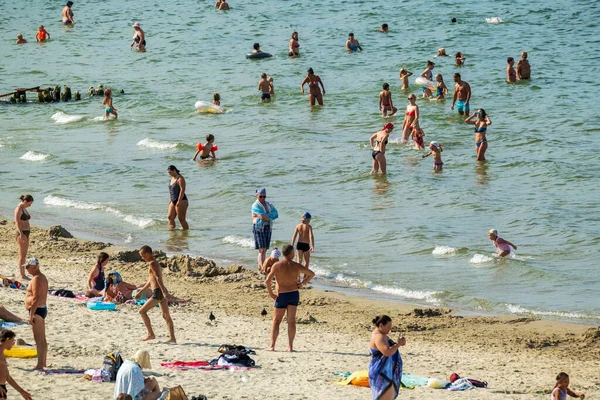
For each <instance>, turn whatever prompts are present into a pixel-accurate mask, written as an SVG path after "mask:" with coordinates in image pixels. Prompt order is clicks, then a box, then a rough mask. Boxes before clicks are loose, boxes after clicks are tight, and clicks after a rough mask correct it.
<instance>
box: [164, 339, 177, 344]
mask: <svg viewBox="0 0 600 400" xmlns="http://www.w3.org/2000/svg"><path fill="white" fill-rule="evenodd" d="M165 343H169V344H177V340H175V338H173V339H171V340H169V341H166V342H165Z"/></svg>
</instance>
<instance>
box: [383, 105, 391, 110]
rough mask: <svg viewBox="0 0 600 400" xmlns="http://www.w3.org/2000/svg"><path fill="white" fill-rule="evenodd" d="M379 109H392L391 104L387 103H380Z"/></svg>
mask: <svg viewBox="0 0 600 400" xmlns="http://www.w3.org/2000/svg"><path fill="white" fill-rule="evenodd" d="M381 111H392V106H390V105H389V104H382V105H381Z"/></svg>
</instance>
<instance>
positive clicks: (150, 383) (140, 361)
mask: <svg viewBox="0 0 600 400" xmlns="http://www.w3.org/2000/svg"><path fill="white" fill-rule="evenodd" d="M143 369H152V364H151V363H150V354H149V353H148V352H147V351H145V350H138V352H137V353H135V355H134V356H133V357H132V358H131V360H125V361H124V362H123V364H121V366H120V367H119V370H118V372H117V378H116V381H115V392H114V398H115V399H117V398H119V396H120V395H122V394H128V395H130V396H131V397H133V398H134V399H136V400H157V399H158V398H160V396H161V395H162V391H161V390H160V386H159V385H158V382H157V381H156V379H155V378H152V377H144V374H143V373H142V370H143Z"/></svg>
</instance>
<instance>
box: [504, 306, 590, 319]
mask: <svg viewBox="0 0 600 400" xmlns="http://www.w3.org/2000/svg"><path fill="white" fill-rule="evenodd" d="M506 309H507V310H508V312H509V313H512V314H531V315H537V316H544V317H559V318H574V319H600V316H597V315H587V314H582V313H578V312H564V311H543V310H530V309H527V308H525V307H521V306H519V305H517V304H506Z"/></svg>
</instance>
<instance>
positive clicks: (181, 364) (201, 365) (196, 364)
mask: <svg viewBox="0 0 600 400" xmlns="http://www.w3.org/2000/svg"><path fill="white" fill-rule="evenodd" d="M160 366H161V367H165V368H168V369H173V370H176V371H187V370H190V369H200V370H206V371H217V370H223V369H227V370H231V371H247V370H249V369H251V368H248V367H234V366H220V365H214V366H213V365H210V363H208V362H206V361H171V362H166V363H160Z"/></svg>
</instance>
